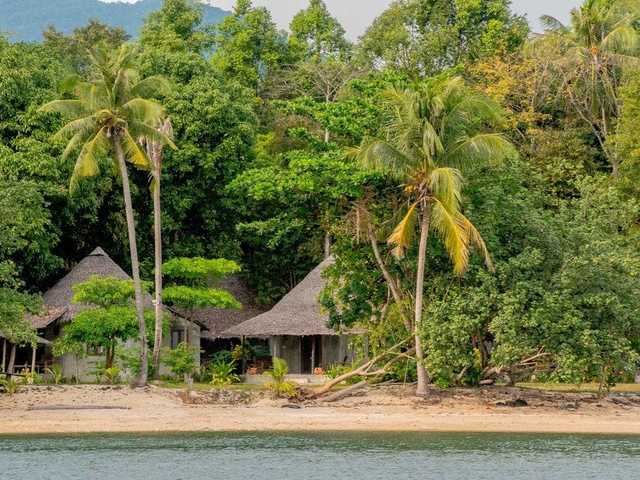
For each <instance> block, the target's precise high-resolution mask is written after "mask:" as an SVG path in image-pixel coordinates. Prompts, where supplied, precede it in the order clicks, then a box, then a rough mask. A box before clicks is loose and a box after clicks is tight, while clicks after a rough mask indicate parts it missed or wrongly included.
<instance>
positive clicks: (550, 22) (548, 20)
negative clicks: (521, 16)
mask: <svg viewBox="0 0 640 480" xmlns="http://www.w3.org/2000/svg"><path fill="white" fill-rule="evenodd" d="M540 23H541V24H542V26H543V27H544V29H545V30H546V31H547V32H566V31H567V30H568V29H567V27H566V26H565V25H564V24H563V23H562V22H561V21H560V20H558V19H557V18H556V17H553V16H551V15H542V16H541V17H540Z"/></svg>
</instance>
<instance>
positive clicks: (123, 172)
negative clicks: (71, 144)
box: [113, 136, 148, 387]
mask: <svg viewBox="0 0 640 480" xmlns="http://www.w3.org/2000/svg"><path fill="white" fill-rule="evenodd" d="M113 146H114V149H115V152H116V157H117V158H118V166H119V167H120V177H121V178H122V193H123V196H124V208H125V213H126V216H127V231H128V235H129V253H130V254H131V273H132V276H133V288H134V291H135V302H136V316H137V317H138V327H139V330H140V333H139V337H140V376H139V377H138V379H137V382H136V383H137V385H138V386H139V387H143V386H145V385H146V384H147V369H148V368H147V363H148V359H147V330H146V326H145V324H144V303H143V298H142V283H141V281H140V262H139V260H138V244H137V241H136V226H135V223H134V219H133V205H132V202H131V188H130V187H129V174H128V172H127V164H126V161H125V158H124V152H123V151H122V145H121V144H120V138H118V137H117V136H115V137H114V138H113Z"/></svg>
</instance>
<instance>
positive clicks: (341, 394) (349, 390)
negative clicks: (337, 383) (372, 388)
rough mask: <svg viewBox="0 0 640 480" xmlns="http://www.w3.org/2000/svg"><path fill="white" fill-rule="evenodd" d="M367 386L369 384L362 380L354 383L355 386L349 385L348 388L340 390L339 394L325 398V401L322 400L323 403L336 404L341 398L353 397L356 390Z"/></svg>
mask: <svg viewBox="0 0 640 480" xmlns="http://www.w3.org/2000/svg"><path fill="white" fill-rule="evenodd" d="M368 385H369V382H367V381H366V380H362V381H361V382H358V383H356V384H355V385H351V386H350V387H348V388H345V389H344V390H340V391H339V392H336V393H334V394H332V395H329V396H328V397H326V398H325V399H323V401H325V402H337V401H338V400H342V399H343V398H346V397H349V396H351V395H353V394H354V393H355V392H357V391H358V390H360V389H362V388H364V387H366V386H368Z"/></svg>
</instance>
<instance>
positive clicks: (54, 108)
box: [38, 100, 87, 117]
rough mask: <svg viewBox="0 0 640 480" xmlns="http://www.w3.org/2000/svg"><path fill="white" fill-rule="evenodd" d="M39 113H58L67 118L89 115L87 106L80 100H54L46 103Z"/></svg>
mask: <svg viewBox="0 0 640 480" xmlns="http://www.w3.org/2000/svg"><path fill="white" fill-rule="evenodd" d="M38 111H39V112H56V113H60V114H62V115H63V116H66V117H79V116H81V115H83V114H86V113H87V110H86V108H85V105H84V104H83V102H81V101H80V100H53V101H52V102H48V103H45V104H44V105H42V106H41V107H40V108H39V109H38Z"/></svg>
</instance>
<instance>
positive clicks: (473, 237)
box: [463, 217, 496, 272]
mask: <svg viewBox="0 0 640 480" xmlns="http://www.w3.org/2000/svg"><path fill="white" fill-rule="evenodd" d="M463 218H464V224H465V228H466V229H467V231H468V232H469V241H470V242H471V244H472V245H473V246H475V247H476V248H477V249H478V251H479V252H480V254H481V255H482V258H483V260H484V264H485V266H486V267H487V270H489V271H490V272H495V270H496V269H495V267H494V265H493V261H492V260H491V254H490V253H489V249H488V248H487V245H486V244H485V242H484V239H483V238H482V235H480V232H479V231H478V229H477V228H476V227H475V226H474V225H473V223H471V221H470V220H469V219H468V218H467V217H463Z"/></svg>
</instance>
